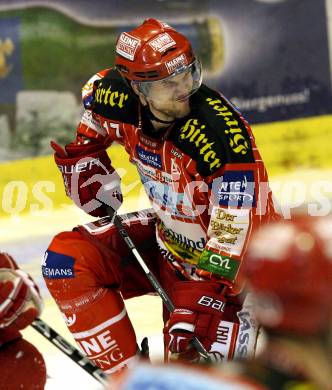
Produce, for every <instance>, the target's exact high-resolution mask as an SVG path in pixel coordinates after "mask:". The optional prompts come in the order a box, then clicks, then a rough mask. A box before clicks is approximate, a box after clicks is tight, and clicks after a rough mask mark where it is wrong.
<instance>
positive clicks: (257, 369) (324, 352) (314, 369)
mask: <svg viewBox="0 0 332 390" xmlns="http://www.w3.org/2000/svg"><path fill="white" fill-rule="evenodd" d="M243 272H244V273H245V275H246V277H247V278H248V280H249V283H250V286H251V289H252V290H253V292H254V297H255V299H254V302H255V304H254V307H255V310H254V311H255V317H256V318H257V320H258V321H259V322H260V324H262V326H263V327H264V328H265V329H266V332H267V336H268V342H267V345H266V347H265V349H264V352H263V354H262V355H261V356H260V357H259V359H258V360H257V361H255V362H253V363H252V364H248V365H246V366H245V370H243V371H242V373H245V374H246V375H247V376H249V377H251V378H254V379H255V380H258V381H259V382H260V383H263V384H264V385H265V386H266V387H267V388H268V389H278V390H279V389H280V390H284V389H294V390H295V389H308V390H317V389H320V390H328V389H332V370H331V367H332V300H331V295H332V283H331V281H332V215H329V216H325V217H310V216H308V215H301V216H300V215H299V216H295V217H293V219H292V220H291V221H287V220H285V221H279V222H275V223H271V224H270V225H269V226H266V227H264V228H262V229H260V230H258V231H257V232H256V233H255V234H254V236H253V237H252V240H251V242H250V245H249V249H248V257H247V258H246V261H245V263H244V266H243Z"/></svg>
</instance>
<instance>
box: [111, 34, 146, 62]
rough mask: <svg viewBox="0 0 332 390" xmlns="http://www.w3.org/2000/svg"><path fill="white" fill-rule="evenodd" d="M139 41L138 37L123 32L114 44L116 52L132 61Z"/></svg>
mask: <svg viewBox="0 0 332 390" xmlns="http://www.w3.org/2000/svg"><path fill="white" fill-rule="evenodd" d="M140 43H141V40H140V39H138V38H135V37H134V36H132V35H129V34H128V33H125V32H123V33H122V34H121V35H120V37H119V40H118V42H117V44H116V52H117V53H118V54H119V55H120V56H122V57H125V58H127V59H128V60H130V61H133V60H134V58H135V53H136V50H137V48H138V46H139V44H140Z"/></svg>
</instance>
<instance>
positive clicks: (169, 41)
mask: <svg viewBox="0 0 332 390" xmlns="http://www.w3.org/2000/svg"><path fill="white" fill-rule="evenodd" d="M149 45H150V46H151V47H152V49H153V50H154V51H159V52H160V53H163V52H164V51H166V50H167V49H168V48H170V47H172V46H174V45H176V42H175V41H174V39H173V38H172V37H171V36H170V35H169V34H167V33H163V34H159V35H158V36H157V37H156V38H154V39H152V41H150V42H149Z"/></svg>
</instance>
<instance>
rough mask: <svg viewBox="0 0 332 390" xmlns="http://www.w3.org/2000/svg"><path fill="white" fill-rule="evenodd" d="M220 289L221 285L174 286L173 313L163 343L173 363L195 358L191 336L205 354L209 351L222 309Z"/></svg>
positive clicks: (208, 283) (196, 355)
mask: <svg viewBox="0 0 332 390" xmlns="http://www.w3.org/2000/svg"><path fill="white" fill-rule="evenodd" d="M221 290H222V286H221V285H220V284H218V283H213V282H202V281H188V282H177V283H175V285H174V287H173V290H172V294H171V297H172V301H173V304H174V306H175V310H174V311H173V312H172V313H171V314H170V318H169V320H168V322H167V323H166V326H165V327H164V337H165V343H166V347H167V348H168V349H169V351H170V352H171V359H172V360H174V359H179V360H190V361H194V360H197V359H198V357H199V355H198V353H197V351H196V350H195V349H194V347H193V346H192V343H191V341H192V339H193V337H194V336H196V337H197V338H198V339H199V341H200V342H201V343H202V344H203V345H204V347H205V349H206V350H207V351H209V350H210V349H211V345H212V343H213V342H214V341H215V339H216V332H217V328H218V325H219V323H220V321H221V319H222V317H223V311H224V307H225V298H224V296H223V295H222V294H221Z"/></svg>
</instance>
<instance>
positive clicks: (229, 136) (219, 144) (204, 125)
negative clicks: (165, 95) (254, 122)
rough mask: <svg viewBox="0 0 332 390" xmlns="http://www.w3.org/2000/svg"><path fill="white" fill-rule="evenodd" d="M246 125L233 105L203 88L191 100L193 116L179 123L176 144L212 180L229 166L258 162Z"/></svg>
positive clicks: (174, 138) (175, 138) (208, 89)
mask: <svg viewBox="0 0 332 390" xmlns="http://www.w3.org/2000/svg"><path fill="white" fill-rule="evenodd" d="M246 125H247V124H246V122H245V120H244V119H243V118H242V117H241V114H240V113H239V112H238V111H237V110H236V109H235V108H234V107H233V106H232V104H231V103H230V102H229V101H228V100H227V99H226V98H224V97H223V96H222V95H219V94H218V93H217V92H215V91H213V90H212V89H210V88H208V87H206V86H205V85H202V86H201V88H200V89H199V90H198V91H197V92H196V93H195V94H194V95H193V97H192V98H191V112H190V114H189V115H188V116H187V117H186V118H183V119H181V120H180V121H178V122H177V124H176V126H175V129H174V132H173V134H172V140H173V142H174V144H175V146H177V147H178V148H179V149H181V150H183V151H184V152H185V153H186V154H188V155H189V156H190V157H191V158H193V159H194V160H195V161H196V164H197V170H198V172H199V173H200V174H201V175H203V176H209V175H211V174H213V173H214V172H216V171H217V170H218V169H220V168H221V167H222V166H223V165H225V164H229V163H252V162H254V157H253V152H252V146H251V140H250V135H249V132H248V130H247V128H246Z"/></svg>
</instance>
